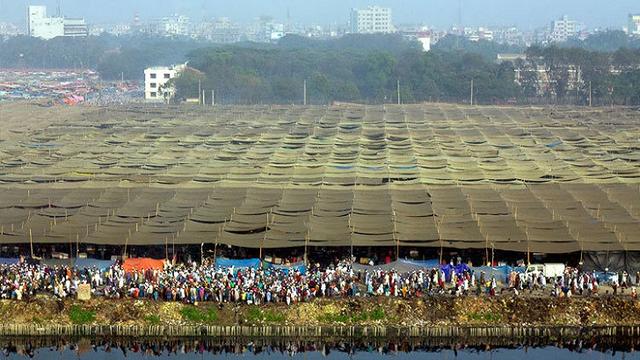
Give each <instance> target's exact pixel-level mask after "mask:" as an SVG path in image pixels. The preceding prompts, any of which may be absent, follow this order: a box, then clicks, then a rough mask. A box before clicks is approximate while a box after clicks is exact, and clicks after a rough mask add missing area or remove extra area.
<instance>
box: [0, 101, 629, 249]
mask: <svg viewBox="0 0 640 360" xmlns="http://www.w3.org/2000/svg"><path fill="white" fill-rule="evenodd" d="M0 226H1V228H0V242H1V243H25V242H29V240H30V239H33V242H36V243H67V242H76V241H77V242H80V243H91V244H130V245H135V244H156V245H164V244H167V243H175V244H186V243H190V244H200V243H211V244H213V243H218V244H230V245H237V246H242V247H249V248H258V247H261V248H278V247H292V246H299V247H302V246H305V245H309V246H350V245H352V246H390V247H393V246H396V245H399V246H403V247H404V246H407V247H434V248H435V247H443V246H444V247H447V248H464V249H466V248H471V249H474V248H475V249H484V248H487V247H494V248H495V249H498V250H511V251H519V252H525V251H532V252H545V253H567V252H577V251H582V250H584V251H621V250H630V251H637V250H640V112H638V111H637V110H633V109H602V108H600V109H589V108H553V109H550V108H524V107H463V106H456V105H436V104H432V105H405V106H385V107H382V106H370V107H365V106H357V105H339V106H333V107H276V106H257V107H216V108H199V107H180V108H178V107H168V108H152V107H149V108H144V107H129V108H125V107H122V108H117V107H115V108H109V109H107V108H100V107H88V106H83V107H60V106H56V107H51V108H46V107H41V106H37V105H34V104H28V103H17V104H16V103H12V104H1V105H0Z"/></svg>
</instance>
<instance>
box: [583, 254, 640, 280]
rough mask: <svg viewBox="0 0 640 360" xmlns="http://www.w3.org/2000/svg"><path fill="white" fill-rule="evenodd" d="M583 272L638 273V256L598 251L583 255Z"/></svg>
mask: <svg viewBox="0 0 640 360" xmlns="http://www.w3.org/2000/svg"><path fill="white" fill-rule="evenodd" d="M583 266H584V270H586V271H598V272H605V271H609V272H618V271H626V272H627V273H629V274H631V275H635V273H636V272H638V271H640V254H639V253H637V252H630V251H608V252H607V251H599V252H587V253H585V254H584V265H583Z"/></svg>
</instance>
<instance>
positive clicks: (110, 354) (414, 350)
mask: <svg viewBox="0 0 640 360" xmlns="http://www.w3.org/2000/svg"><path fill="white" fill-rule="evenodd" d="M445 342H448V341H445ZM437 343H438V341H433V340H424V341H420V340H410V341H406V340H405V341H393V340H385V341H381V340H380V341H366V340H358V341H324V342H315V341H302V340H287V339H279V340H265V341H251V340H241V339H207V340H196V339H155V340H131V339H125V340H106V339H80V340H65V339H37V340H33V339H32V340H29V339H0V344H2V347H1V348H2V354H4V357H6V358H8V359H27V358H34V359H59V360H63V359H69V360H71V359H74V360H75V359H92V360H93V359H96V360H107V359H108V360H111V359H123V360H124V359H127V360H130V359H145V360H149V359H194V360H195V359H205V358H206V359H247V360H249V359H256V360H257V359H270V360H279V359H291V358H295V359H304V360H307V359H309V360H313V359H318V360H320V359H322V360H324V359H349V360H354V359H355V360H357V359H380V360H383V359H393V360H400V359H460V360H465V359H491V360H500V359H518V360H524V359H545V360H552V359H640V352H636V351H635V349H636V348H637V347H638V345H639V343H640V341H638V339H626V340H620V339H613V340H611V341H595V340H593V339H592V340H589V341H584V340H582V341H579V340H567V341H561V342H555V343H550V342H545V341H542V340H541V341H531V342H529V343H527V344H509V342H508V341H506V340H505V341H500V343H501V345H497V346H491V345H486V344H485V345H465V344H463V343H460V342H456V341H451V342H450V344H446V345H445V344H444V343H443V342H440V344H442V345H436V344H437ZM476 343H477V344H480V342H477V341H476ZM0 357H1V356H0Z"/></svg>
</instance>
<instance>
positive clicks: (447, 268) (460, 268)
mask: <svg viewBox="0 0 640 360" xmlns="http://www.w3.org/2000/svg"><path fill="white" fill-rule="evenodd" d="M440 269H441V270H442V272H444V276H445V279H446V280H447V281H450V280H451V274H453V272H454V271H455V273H456V275H460V274H462V273H464V272H465V271H471V269H470V268H469V266H467V264H464V263H463V264H458V265H451V264H446V265H440Z"/></svg>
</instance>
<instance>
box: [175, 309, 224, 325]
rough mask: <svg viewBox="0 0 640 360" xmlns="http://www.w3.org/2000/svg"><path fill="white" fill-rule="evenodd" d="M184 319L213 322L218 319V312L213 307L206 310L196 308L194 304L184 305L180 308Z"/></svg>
mask: <svg viewBox="0 0 640 360" xmlns="http://www.w3.org/2000/svg"><path fill="white" fill-rule="evenodd" d="M180 314H181V315H182V318H183V319H184V320H187V321H190V322H197V323H213V322H216V321H217V320H218V313H217V312H216V310H215V309H214V308H209V309H207V310H201V309H198V308H197V307H195V306H185V307H183V308H182V309H181V310H180Z"/></svg>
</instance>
